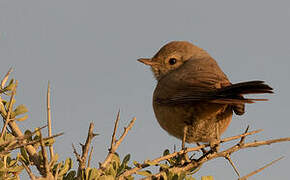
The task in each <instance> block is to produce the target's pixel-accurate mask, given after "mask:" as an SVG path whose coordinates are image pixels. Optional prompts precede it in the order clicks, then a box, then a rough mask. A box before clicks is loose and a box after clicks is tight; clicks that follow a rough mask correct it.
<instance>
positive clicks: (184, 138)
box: [181, 125, 188, 150]
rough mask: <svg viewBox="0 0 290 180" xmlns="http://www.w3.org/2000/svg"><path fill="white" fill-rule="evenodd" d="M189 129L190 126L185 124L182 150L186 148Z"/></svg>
mask: <svg viewBox="0 0 290 180" xmlns="http://www.w3.org/2000/svg"><path fill="white" fill-rule="evenodd" d="M187 129H188V126H187V125H185V126H184V127H183V137H182V144H181V149H182V150H185V141H186V134H187Z"/></svg>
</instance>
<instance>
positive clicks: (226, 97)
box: [154, 63, 272, 104]
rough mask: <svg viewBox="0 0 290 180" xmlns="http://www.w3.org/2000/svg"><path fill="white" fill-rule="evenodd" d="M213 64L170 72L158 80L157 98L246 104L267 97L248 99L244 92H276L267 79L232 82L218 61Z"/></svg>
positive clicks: (167, 101)
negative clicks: (265, 80)
mask: <svg viewBox="0 0 290 180" xmlns="http://www.w3.org/2000/svg"><path fill="white" fill-rule="evenodd" d="M205 65H206V63H205ZM209 65H210V66H211V68H208V67H209V66H207V67H206V68H203V66H202V65H200V63H199V66H197V67H196V66H187V67H186V66H185V67H181V68H180V69H177V70H176V71H174V72H172V73H170V74H168V75H167V76H166V77H164V78H162V79H161V80H160V81H159V82H158V85H157V87H156V90H155V92H154V101H155V102H157V103H160V104H190V103H196V102H200V101H207V102H212V103H218V104H243V103H253V102H254V101H259V100H265V99H249V98H244V97H243V96H242V95H243V94H256V93H272V88H271V87H270V86H268V85H266V84H264V82H263V81H249V82H243V83H237V84H231V83H230V82H229V80H228V79H227V77H226V76H225V75H224V73H223V72H222V71H221V70H220V68H219V67H218V66H217V64H216V63H215V64H209ZM215 65H216V67H215ZM188 69H190V70H188Z"/></svg>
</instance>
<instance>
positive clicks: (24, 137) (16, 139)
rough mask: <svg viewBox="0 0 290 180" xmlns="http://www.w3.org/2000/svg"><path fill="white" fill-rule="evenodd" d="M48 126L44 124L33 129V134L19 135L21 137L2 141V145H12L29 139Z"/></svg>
mask: <svg viewBox="0 0 290 180" xmlns="http://www.w3.org/2000/svg"><path fill="white" fill-rule="evenodd" d="M45 127H46V126H42V127H40V128H37V130H35V131H33V132H32V133H31V134H29V135H24V136H19V137H15V138H14V139H11V140H8V141H5V142H2V143H0V147H5V146H8V145H11V144H15V143H17V142H19V141H22V140H24V139H28V138H30V137H32V136H33V135H34V134H35V133H36V132H38V131H40V130H41V129H43V128H45Z"/></svg>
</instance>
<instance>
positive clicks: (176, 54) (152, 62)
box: [138, 41, 210, 80]
mask: <svg viewBox="0 0 290 180" xmlns="http://www.w3.org/2000/svg"><path fill="white" fill-rule="evenodd" d="M207 57H210V55H209V54H208V53H207V52H206V51H205V50H203V49H201V48H199V47H197V46H195V45H193V44H192V43H190V42H187V41H172V42H170V43H168V44H166V45H164V46H163V47H162V48H161V49H160V50H159V51H158V52H157V53H156V54H155V55H154V56H153V57H152V58H140V59H138V61H140V62H142V63H144V64H146V65H149V66H150V67H151V69H152V72H153V74H154V76H155V78H156V79H157V80H159V79H160V78H162V77H163V76H165V75H166V74H168V73H170V72H171V71H173V70H175V69H177V68H179V67H180V66H182V65H183V64H184V63H185V62H186V61H188V60H190V59H193V60H194V59H201V58H207Z"/></svg>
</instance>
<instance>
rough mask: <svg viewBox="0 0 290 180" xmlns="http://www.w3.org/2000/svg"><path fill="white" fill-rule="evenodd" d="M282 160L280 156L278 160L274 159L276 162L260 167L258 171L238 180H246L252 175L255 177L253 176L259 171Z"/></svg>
mask: <svg viewBox="0 0 290 180" xmlns="http://www.w3.org/2000/svg"><path fill="white" fill-rule="evenodd" d="M283 158H284V156H282V157H280V158H278V159H276V160H274V161H272V162H270V163H269V164H266V165H265V166H263V167H261V168H260V169H257V170H255V171H253V172H251V173H249V174H247V175H245V176H243V177H241V178H239V179H238V180H247V179H248V178H249V177H251V176H253V175H255V174H257V173H259V172H261V171H262V170H264V169H265V168H267V167H269V166H271V165H272V164H274V163H276V162H278V161H280V160H281V159H283Z"/></svg>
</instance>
